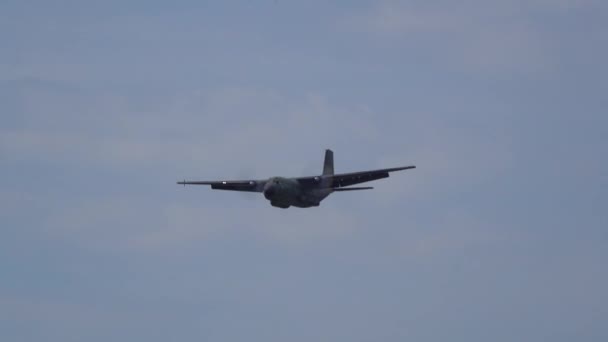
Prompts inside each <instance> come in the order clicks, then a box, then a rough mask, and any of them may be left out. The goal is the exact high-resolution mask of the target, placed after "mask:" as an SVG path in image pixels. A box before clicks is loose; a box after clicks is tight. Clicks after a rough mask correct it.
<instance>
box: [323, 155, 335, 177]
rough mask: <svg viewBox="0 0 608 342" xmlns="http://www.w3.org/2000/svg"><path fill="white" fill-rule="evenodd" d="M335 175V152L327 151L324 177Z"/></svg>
mask: <svg viewBox="0 0 608 342" xmlns="http://www.w3.org/2000/svg"><path fill="white" fill-rule="evenodd" d="M333 174H334V152H333V151H332V150H325V161H324V162H323V175H333Z"/></svg>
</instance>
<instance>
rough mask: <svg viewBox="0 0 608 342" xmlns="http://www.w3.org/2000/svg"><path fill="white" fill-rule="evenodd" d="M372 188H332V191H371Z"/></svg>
mask: <svg viewBox="0 0 608 342" xmlns="http://www.w3.org/2000/svg"><path fill="white" fill-rule="evenodd" d="M371 189H373V187H371V186H363V187H358V188H334V189H333V190H334V191H352V190H371Z"/></svg>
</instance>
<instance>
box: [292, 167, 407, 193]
mask: <svg viewBox="0 0 608 342" xmlns="http://www.w3.org/2000/svg"><path fill="white" fill-rule="evenodd" d="M415 168H416V166H413V165H411V166H402V167H394V168H390V169H379V170H370V171H359V172H350V173H340V174H335V175H324V176H318V177H303V178H296V179H297V180H298V182H300V183H301V184H304V185H315V184H317V185H318V184H319V183H321V184H322V185H323V187H325V188H342V187H345V186H350V185H355V184H360V183H365V182H370V181H374V180H377V179H382V178H387V177H388V176H389V173H390V172H394V171H401V170H408V169H415Z"/></svg>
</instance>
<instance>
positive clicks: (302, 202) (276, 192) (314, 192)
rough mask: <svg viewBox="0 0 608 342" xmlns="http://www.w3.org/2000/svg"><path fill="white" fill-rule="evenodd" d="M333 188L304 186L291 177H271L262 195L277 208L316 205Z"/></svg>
mask: <svg viewBox="0 0 608 342" xmlns="http://www.w3.org/2000/svg"><path fill="white" fill-rule="evenodd" d="M332 192H333V190H332V189H331V188H321V187H319V188H315V187H304V186H302V185H301V184H300V182H298V181H297V180H296V179H293V178H284V177H273V178H270V179H269V180H268V181H267V182H266V184H265V185H264V197H266V199H267V200H269V201H270V204H271V205H272V206H274V207H278V208H289V207H290V206H294V207H298V208H310V207H318V206H319V203H321V201H322V200H323V199H325V198H326V197H327V196H329V194H331V193H332Z"/></svg>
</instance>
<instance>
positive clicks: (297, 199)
mask: <svg viewBox="0 0 608 342" xmlns="http://www.w3.org/2000/svg"><path fill="white" fill-rule="evenodd" d="M414 168H416V166H413V165H412V166H402V167H394V168H390V169H380V170H371V171H360V172H351V173H340V174H334V153H333V152H332V151H331V150H326V151H325V162H324V164H323V174H321V175H319V176H312V177H299V178H284V177H272V178H269V179H267V180H241V181H217V182H207V181H186V180H184V181H182V182H177V184H180V185H182V184H183V185H184V186H186V184H192V185H211V189H215V190H233V191H247V192H262V193H264V197H266V199H267V200H269V201H270V204H271V205H272V206H274V207H279V208H283V209H286V208H289V207H290V206H294V207H298V208H310V207H318V206H319V204H320V203H321V201H322V200H324V199H325V197H327V196H329V195H330V194H331V193H332V192H335V191H352V190H368V189H373V188H372V187H348V186H350V185H355V184H359V183H364V182H369V181H373V180H377V179H382V178H387V177H388V176H389V173H390V172H393V171H401V170H407V169H414Z"/></svg>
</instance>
